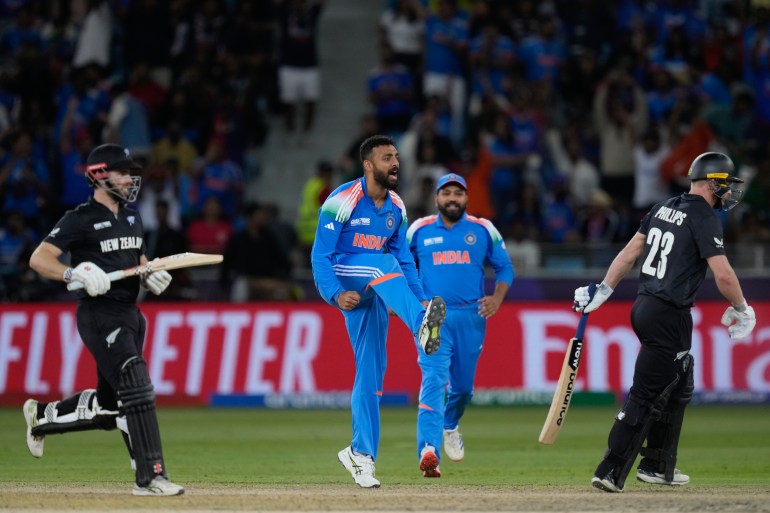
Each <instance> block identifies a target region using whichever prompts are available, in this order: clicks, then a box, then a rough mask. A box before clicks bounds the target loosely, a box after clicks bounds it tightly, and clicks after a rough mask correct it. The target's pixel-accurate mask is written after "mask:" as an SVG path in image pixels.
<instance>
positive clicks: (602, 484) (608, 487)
mask: <svg viewBox="0 0 770 513" xmlns="http://www.w3.org/2000/svg"><path fill="white" fill-rule="evenodd" d="M591 486H593V487H594V488H598V489H599V490H602V491H604V492H610V493H623V489H622V488H620V487H618V485H616V484H615V475H614V474H613V472H612V470H610V471H609V472H607V475H606V476H604V477H600V476H594V477H593V479H591Z"/></svg>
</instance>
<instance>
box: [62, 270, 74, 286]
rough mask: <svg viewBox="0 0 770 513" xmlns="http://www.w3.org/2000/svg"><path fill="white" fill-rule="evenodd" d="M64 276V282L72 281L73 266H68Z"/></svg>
mask: <svg viewBox="0 0 770 513" xmlns="http://www.w3.org/2000/svg"><path fill="white" fill-rule="evenodd" d="M62 278H63V279H64V283H69V282H71V281H72V267H67V269H66V270H65V271H64V274H63V275H62Z"/></svg>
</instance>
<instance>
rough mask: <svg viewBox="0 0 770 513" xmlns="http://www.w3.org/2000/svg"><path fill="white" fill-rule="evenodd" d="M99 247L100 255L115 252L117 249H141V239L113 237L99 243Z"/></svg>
mask: <svg viewBox="0 0 770 513" xmlns="http://www.w3.org/2000/svg"><path fill="white" fill-rule="evenodd" d="M99 245H100V246H101V248H102V253H109V252H111V251H117V250H119V249H141V248H142V238H141V237H115V238H112V239H106V240H102V241H99Z"/></svg>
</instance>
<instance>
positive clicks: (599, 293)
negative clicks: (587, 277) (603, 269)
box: [572, 282, 614, 313]
mask: <svg viewBox="0 0 770 513" xmlns="http://www.w3.org/2000/svg"><path fill="white" fill-rule="evenodd" d="M613 291H614V289H612V288H610V286H609V285H607V284H606V283H604V282H601V284H599V286H598V287H596V292H594V297H593V299H591V295H590V294H589V293H588V287H580V288H577V289H575V300H574V302H573V304H572V309H573V310H575V311H576V312H583V313H590V312H593V311H594V310H596V309H597V308H599V307H600V306H602V303H604V302H605V301H607V298H609V297H610V295H611V294H612V292H613Z"/></svg>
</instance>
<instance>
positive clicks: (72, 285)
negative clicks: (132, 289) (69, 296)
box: [67, 271, 123, 291]
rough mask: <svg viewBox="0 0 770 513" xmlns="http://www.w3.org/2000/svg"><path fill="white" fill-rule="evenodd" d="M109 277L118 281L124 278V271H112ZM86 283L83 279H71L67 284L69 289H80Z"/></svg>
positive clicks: (108, 274)
mask: <svg viewBox="0 0 770 513" xmlns="http://www.w3.org/2000/svg"><path fill="white" fill-rule="evenodd" d="M107 278H109V280H110V281H116V280H119V279H121V278H123V271H112V272H111V273H107ZM84 287H85V285H83V282H82V281H71V282H69V283H68V284H67V290H69V291H72V290H80V289H82V288H84Z"/></svg>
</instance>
